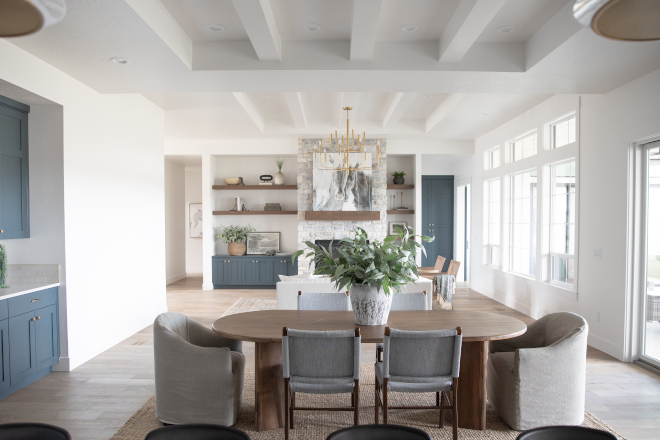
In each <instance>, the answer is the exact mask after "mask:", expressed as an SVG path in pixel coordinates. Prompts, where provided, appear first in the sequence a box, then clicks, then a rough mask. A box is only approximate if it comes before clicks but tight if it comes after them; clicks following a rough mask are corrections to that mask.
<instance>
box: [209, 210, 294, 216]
mask: <svg viewBox="0 0 660 440" xmlns="http://www.w3.org/2000/svg"><path fill="white" fill-rule="evenodd" d="M295 214H298V211H213V215H295Z"/></svg>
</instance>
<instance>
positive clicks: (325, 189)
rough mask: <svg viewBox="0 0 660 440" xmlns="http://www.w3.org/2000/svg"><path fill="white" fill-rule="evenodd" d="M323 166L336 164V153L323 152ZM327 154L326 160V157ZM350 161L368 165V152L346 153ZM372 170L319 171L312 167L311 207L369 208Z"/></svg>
mask: <svg viewBox="0 0 660 440" xmlns="http://www.w3.org/2000/svg"><path fill="white" fill-rule="evenodd" d="M323 156H324V157H323V161H324V165H325V166H332V164H333V163H339V154H338V153H326V154H324V155H323ZM326 157H327V159H326ZM349 162H350V163H351V164H354V163H355V164H359V163H361V162H363V163H366V164H370V163H371V153H366V158H365V157H364V155H363V154H359V153H351V154H349ZM371 188H372V176H371V170H361V171H351V172H350V173H349V174H346V173H344V172H342V171H334V172H332V171H326V170H320V169H318V168H316V166H314V171H313V186H312V191H313V202H312V203H313V210H314V211H371Z"/></svg>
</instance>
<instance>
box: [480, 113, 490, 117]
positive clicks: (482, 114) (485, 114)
mask: <svg viewBox="0 0 660 440" xmlns="http://www.w3.org/2000/svg"><path fill="white" fill-rule="evenodd" d="M479 116H488V113H479Z"/></svg>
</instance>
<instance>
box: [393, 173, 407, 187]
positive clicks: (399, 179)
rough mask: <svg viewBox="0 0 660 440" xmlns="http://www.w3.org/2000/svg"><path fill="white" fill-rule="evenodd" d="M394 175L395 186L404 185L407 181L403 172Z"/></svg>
mask: <svg viewBox="0 0 660 440" xmlns="http://www.w3.org/2000/svg"><path fill="white" fill-rule="evenodd" d="M392 175H393V176H394V180H393V182H394V184H395V185H403V183H404V182H405V181H406V179H404V178H403V176H405V175H406V173H404V172H403V171H395V172H393V173H392Z"/></svg>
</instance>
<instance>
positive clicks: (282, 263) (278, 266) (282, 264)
mask: <svg viewBox="0 0 660 440" xmlns="http://www.w3.org/2000/svg"><path fill="white" fill-rule="evenodd" d="M289 261H291V259H290V258H289V259H287V258H286V257H284V258H280V259H279V260H273V281H272V283H277V282H279V281H280V275H289V264H288V263H289Z"/></svg>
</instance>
